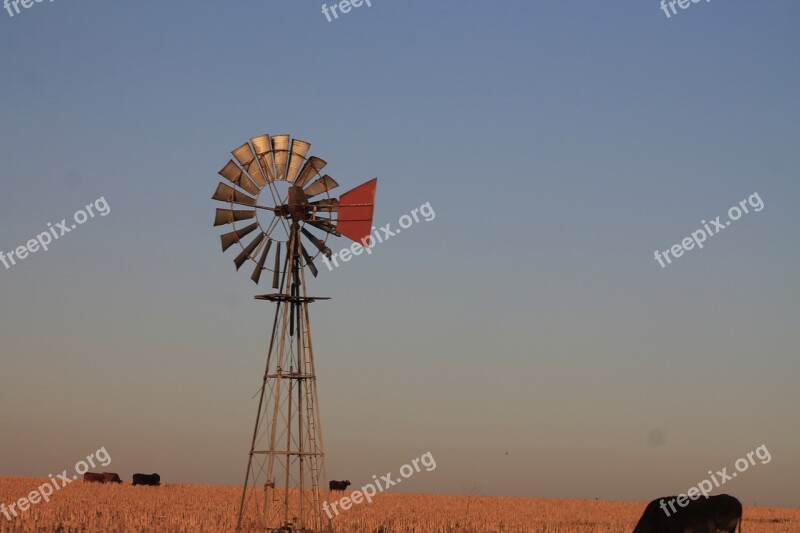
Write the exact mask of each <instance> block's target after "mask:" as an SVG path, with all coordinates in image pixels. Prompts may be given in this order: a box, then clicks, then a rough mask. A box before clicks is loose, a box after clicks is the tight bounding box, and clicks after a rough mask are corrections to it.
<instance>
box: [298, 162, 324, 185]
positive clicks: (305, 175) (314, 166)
mask: <svg viewBox="0 0 800 533" xmlns="http://www.w3.org/2000/svg"><path fill="white" fill-rule="evenodd" d="M327 164H328V163H326V162H325V160H323V159H320V158H319V157H316V156H313V155H312V156H311V157H309V158H308V161H306V164H305V165H303V170H301V171H300V175H299V176H297V179H296V180H294V184H295V185H297V186H298V187H305V186H306V184H307V183H308V182H309V181H311V180H312V179H314V176H316V175H317V174H319V173H320V171H322V169H323V168H325V165H327Z"/></svg>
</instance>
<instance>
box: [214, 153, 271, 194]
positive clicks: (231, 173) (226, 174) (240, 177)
mask: <svg viewBox="0 0 800 533" xmlns="http://www.w3.org/2000/svg"><path fill="white" fill-rule="evenodd" d="M219 175H220V176H222V177H223V178H225V179H226V180H228V181H230V182H231V183H233V184H234V185H236V186H238V187H239V188H240V189H244V190H245V191H247V192H249V193H250V194H252V195H253V196H258V191H259V190H261V189H260V188H259V187H258V185H256V184H254V183H253V182H252V181H250V179H249V178H248V177H247V176H245V174H244V172H242V169H241V168H239V165H237V164H236V163H234V162H233V159H231V160H230V161H228V164H227V165H225V166H224V167H222V170H220V171H219Z"/></svg>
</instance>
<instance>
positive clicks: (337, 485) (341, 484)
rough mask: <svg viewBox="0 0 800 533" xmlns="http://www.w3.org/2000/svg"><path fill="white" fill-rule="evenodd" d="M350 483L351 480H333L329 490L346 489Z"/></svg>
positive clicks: (329, 484)
mask: <svg viewBox="0 0 800 533" xmlns="http://www.w3.org/2000/svg"><path fill="white" fill-rule="evenodd" d="M348 485H350V482H349V481H334V480H331V481H330V482H329V483H328V489H329V490H338V491H345V490H347V486H348Z"/></svg>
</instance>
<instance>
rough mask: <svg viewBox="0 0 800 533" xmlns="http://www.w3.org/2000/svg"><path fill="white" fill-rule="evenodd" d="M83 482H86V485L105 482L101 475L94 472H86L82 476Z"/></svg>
mask: <svg viewBox="0 0 800 533" xmlns="http://www.w3.org/2000/svg"><path fill="white" fill-rule="evenodd" d="M83 480H84V481H86V482H88V483H105V482H106V480H105V477H103V474H98V473H96V472H86V473H85V474H84V475H83Z"/></svg>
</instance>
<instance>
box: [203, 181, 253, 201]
mask: <svg viewBox="0 0 800 533" xmlns="http://www.w3.org/2000/svg"><path fill="white" fill-rule="evenodd" d="M211 199H212V200H219V201H220V202H229V203H232V204H239V205H247V206H250V207H253V206H254V205H256V199H255V198H253V197H252V196H248V195H246V194H245V193H243V192H239V191H237V190H236V189H234V188H233V187H231V186H230V185H228V184H226V183H220V184H219V185H217V190H216V191H214V196H212V197H211Z"/></svg>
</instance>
